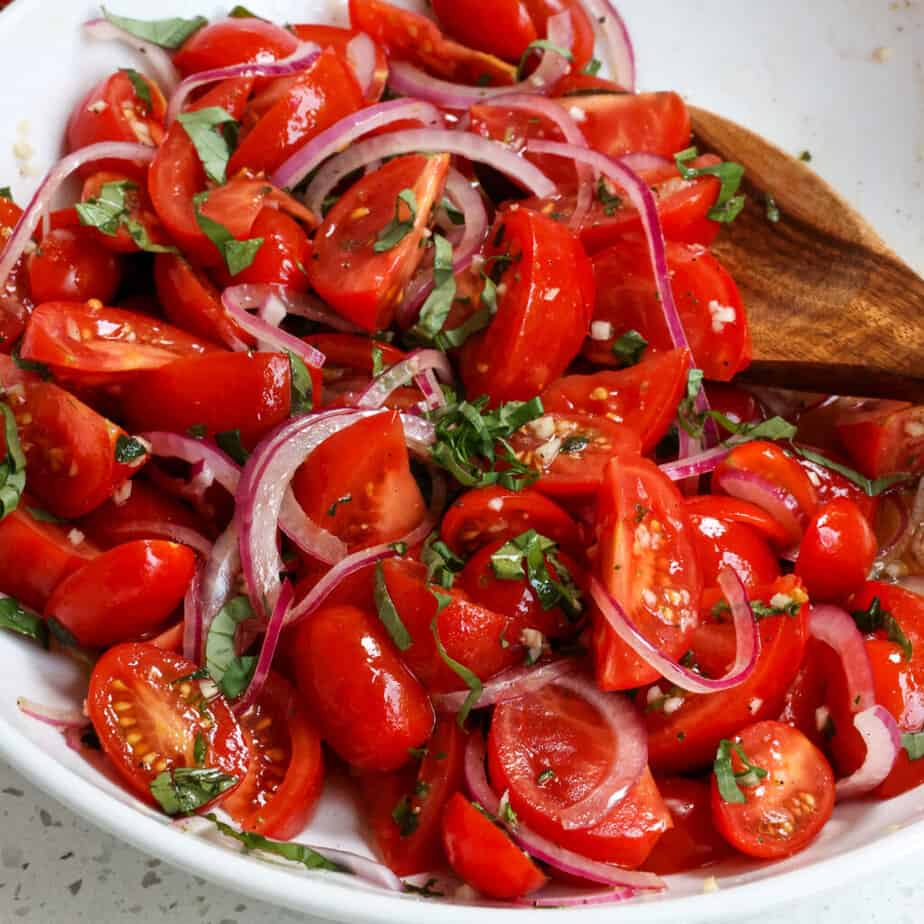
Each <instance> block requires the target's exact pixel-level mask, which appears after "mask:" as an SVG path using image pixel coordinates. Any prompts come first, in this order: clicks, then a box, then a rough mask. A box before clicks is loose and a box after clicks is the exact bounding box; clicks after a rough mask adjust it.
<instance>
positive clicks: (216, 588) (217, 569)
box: [183, 520, 241, 662]
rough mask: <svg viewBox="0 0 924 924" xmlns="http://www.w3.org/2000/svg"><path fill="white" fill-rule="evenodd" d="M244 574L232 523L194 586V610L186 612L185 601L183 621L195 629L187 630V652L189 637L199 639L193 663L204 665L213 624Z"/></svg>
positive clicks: (218, 542)
mask: <svg viewBox="0 0 924 924" xmlns="http://www.w3.org/2000/svg"><path fill="white" fill-rule="evenodd" d="M240 572H241V556H240V550H239V540H238V532H237V528H236V526H235V524H234V521H233V520H232V521H231V525H230V526H229V527H228V528H227V529H226V530H225V531H224V532H223V533H222V534H221V535H220V536H219V537H218V539H216V540H215V545H213V546H212V554H211V555H209V557H208V558H207V559H206V560H205V561H204V562H203V563H202V565H201V566H200V568H199V573H198V575H197V577H196V579H195V581H193V582H192V583H191V585H190V591H192V592H193V593H194V594H195V596H194V598H193V599H192V600H191V609H190V610H187V609H186V600H184V610H183V619H184V620H192V626H189V625H184V627H183V645H184V651H185V646H186V636H187V634H188V635H189V636H190V637H191V639H192V640H193V641H195V639H198V648H197V649H196V650H195V651H194V653H193V654H188V655H187V657H189V658H190V660H193V661H197V662H201V659H202V657H203V656H204V654H205V640H206V638H207V636H208V634H209V629H210V628H211V626H212V620H213V619H214V618H215V617H216V616H217V615H218V611H219V610H220V609H221V608H222V607H223V606H224V605H225V603H227V601H228V598H229V597H231V596H232V595H233V593H234V591H235V588H236V586H237V580H238V577H239V575H240ZM187 599H189V598H188V597H187ZM187 630H188V632H187Z"/></svg>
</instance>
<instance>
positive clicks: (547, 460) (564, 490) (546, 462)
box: [509, 413, 641, 498]
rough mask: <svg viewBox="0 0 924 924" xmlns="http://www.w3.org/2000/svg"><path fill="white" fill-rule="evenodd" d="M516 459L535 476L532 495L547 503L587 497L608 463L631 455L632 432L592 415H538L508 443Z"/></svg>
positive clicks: (636, 448) (635, 441)
mask: <svg viewBox="0 0 924 924" xmlns="http://www.w3.org/2000/svg"><path fill="white" fill-rule="evenodd" d="M509 442H510V446H511V448H512V449H513V451H514V453H515V454H516V456H517V458H518V459H519V460H520V461H521V462H523V463H524V464H525V465H528V466H530V468H533V469H535V470H536V471H538V472H539V480H538V481H537V482H536V484H535V488H536V490H537V491H542V492H543V493H545V494H550V495H552V496H553V497H562V498H569V497H583V496H586V495H589V494H593V492H594V491H596V490H597V488H599V487H600V483H601V482H602V480H603V473H604V471H605V469H606V467H607V464H608V463H609V461H610V459H612V458H614V457H615V456H619V455H625V454H631V453H637V452H638V451H639V449H640V448H641V443H640V442H639V438H638V436H637V435H636V433H635V431H634V430H632V429H630V428H629V427H626V426H622V425H620V424H617V423H613V421H612V420H610V419H609V418H607V417H600V416H596V415H593V414H572V413H551V414H544V415H543V416H542V417H539V418H538V419H536V420H533V421H531V422H530V423H528V424H526V426H525V427H521V428H520V429H519V430H517V431H516V432H515V433H514V434H513V436H512V437H510V440H509Z"/></svg>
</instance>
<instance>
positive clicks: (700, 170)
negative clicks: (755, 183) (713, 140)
mask: <svg viewBox="0 0 924 924" xmlns="http://www.w3.org/2000/svg"><path fill="white" fill-rule="evenodd" d="M697 157H699V151H698V150H697V149H696V148H687V149H686V150H685V151H681V152H680V153H679V154H675V155H674V160H675V162H676V164H677V169H678V170H679V171H680V175H681V176H682V177H683V178H684V179H685V180H695V179H696V178H697V177H701V176H714V177H717V178H718V180H719V182H720V183H721V186H720V188H719V198H718V199H717V200H716V203H715V205H714V206H713V207H712V208H711V209H710V210H709V213H708V214H709V217H710V218H711V219H712V220H713V221H719V222H722V223H724V224H727V223H729V222H732V221H734V220H735V219H736V218H737V217H738V216H739V215H740V214H741V210H742V209H743V208H744V196H741V195H738V190H739V189H740V187H741V180H742V179H743V177H744V167H742V166H741V164H735V163H730V162H725V163H721V164H714V165H713V166H711V167H691V166H689V164H690V161H692V160H696V158H697Z"/></svg>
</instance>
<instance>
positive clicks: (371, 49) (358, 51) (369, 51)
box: [346, 32, 375, 97]
mask: <svg viewBox="0 0 924 924" xmlns="http://www.w3.org/2000/svg"><path fill="white" fill-rule="evenodd" d="M346 57H347V61H348V62H349V65H350V67H351V68H352V69H353V73H354V74H355V75H356V82H357V83H358V84H359V88H360V90H362V91H363V96H366V97H368V95H369V87H371V86H372V78H373V77H375V42H373V41H372V39H371V38H369V36H368V35H366V33H365V32H359V33H358V34H356V35H354V36H353V38H351V39H350V41H349V42H347V47H346Z"/></svg>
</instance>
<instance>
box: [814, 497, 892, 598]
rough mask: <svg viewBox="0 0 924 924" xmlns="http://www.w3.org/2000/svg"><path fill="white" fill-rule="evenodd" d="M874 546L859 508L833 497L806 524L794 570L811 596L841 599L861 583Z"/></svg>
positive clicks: (873, 553)
mask: <svg viewBox="0 0 924 924" xmlns="http://www.w3.org/2000/svg"><path fill="white" fill-rule="evenodd" d="M876 549H877V543H876V536H875V534H874V533H873V529H872V527H871V526H870V525H869V521H868V520H867V519H866V517H865V516H863V512H862V511H861V510H860V508H859V507H858V506H857V505H856V504H855V503H854V502H853V501H851V500H846V499H837V500H833V501H831V502H830V503H829V504H827V505H826V506H824V507H822V508H821V509H820V510H819V511H818V513H816V514H815V516H814V517H813V518H812V520H811V521H810V522H809V524H808V526H807V527H806V530H805V535H804V536H803V537H802V542H801V543H800V544H799V560H798V561H797V562H796V574H798V575H799V577H801V578H802V580H803V582H804V583H805V588H806V590H807V591H808V593H809V596H810V597H811V598H812V599H813V600H817V601H818V602H825V601H827V602H832V601H836V600H844V599H846V598H847V597H848V596H849V595H850V594H852V593H853V592H854V591H856V590H859V589H860V587H862V586H863V582H864V581H865V580H866V576H867V574H869V569H870V568H871V567H872V565H873V559H875V557H876Z"/></svg>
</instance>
